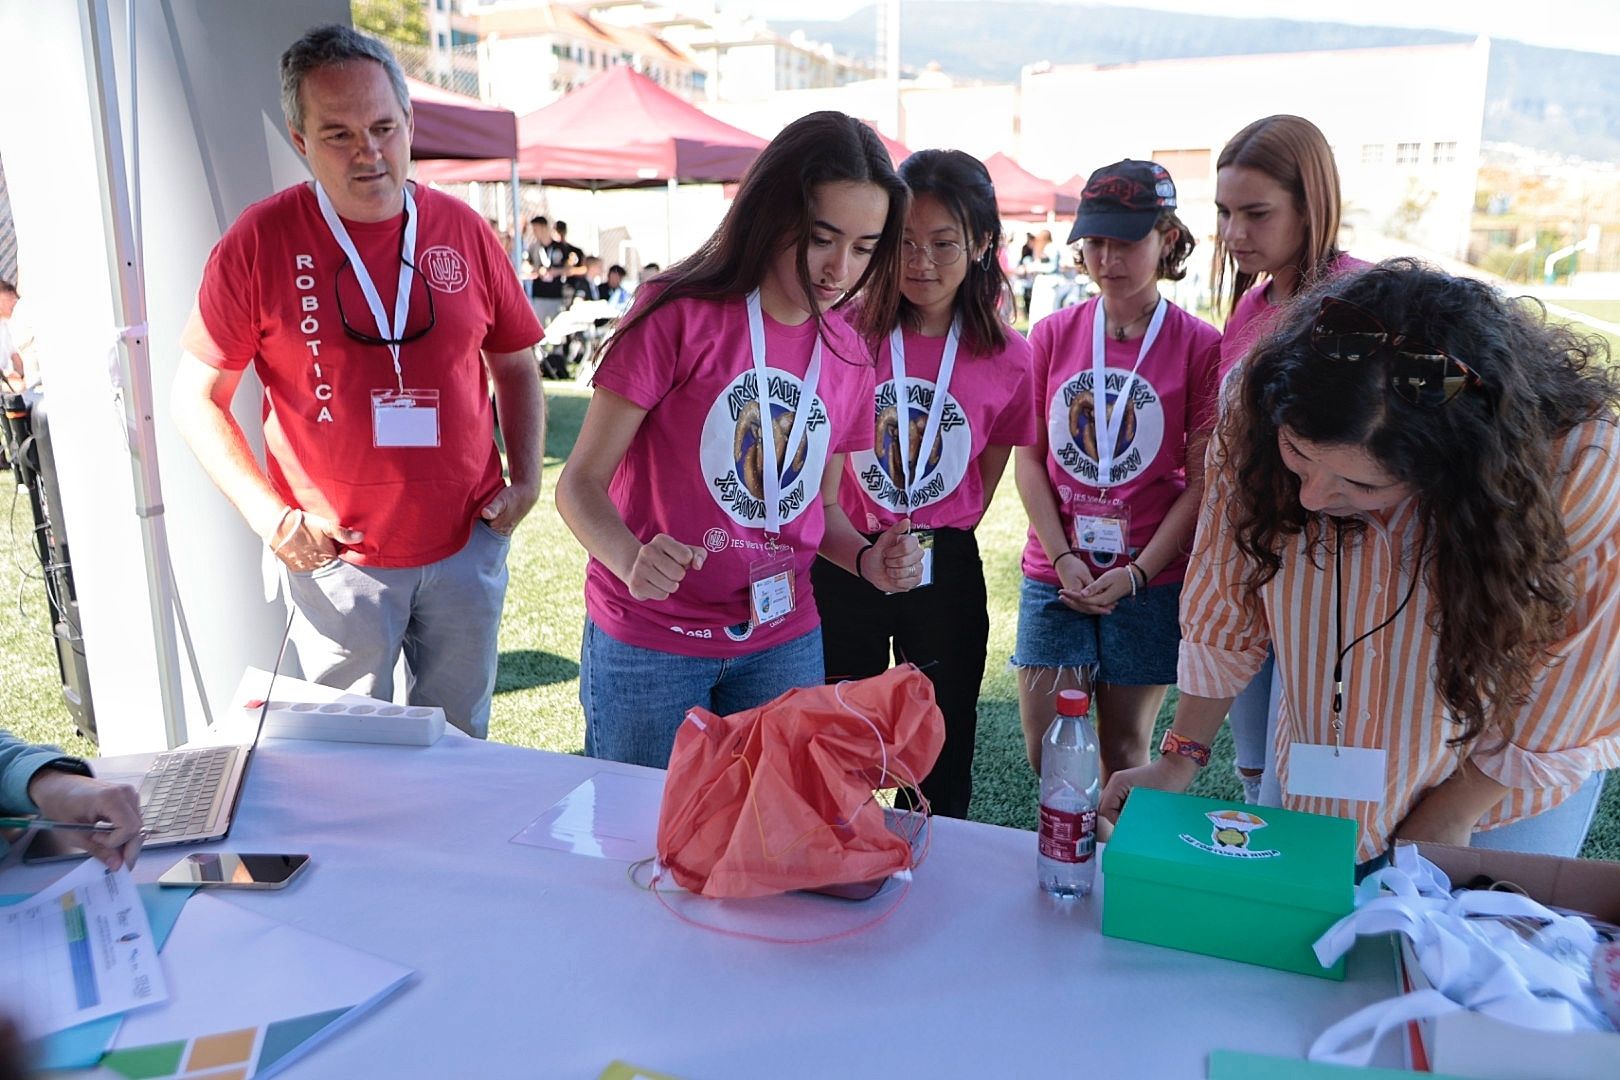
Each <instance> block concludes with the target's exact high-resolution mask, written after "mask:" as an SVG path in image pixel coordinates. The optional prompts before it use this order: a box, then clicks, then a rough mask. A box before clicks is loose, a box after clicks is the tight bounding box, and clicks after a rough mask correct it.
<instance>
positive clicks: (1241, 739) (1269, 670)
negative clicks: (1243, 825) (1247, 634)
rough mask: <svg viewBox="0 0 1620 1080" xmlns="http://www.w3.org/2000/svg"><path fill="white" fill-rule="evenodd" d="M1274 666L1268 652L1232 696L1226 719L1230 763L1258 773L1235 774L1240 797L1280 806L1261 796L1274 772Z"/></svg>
mask: <svg viewBox="0 0 1620 1080" xmlns="http://www.w3.org/2000/svg"><path fill="white" fill-rule="evenodd" d="M1275 669H1276V658H1275V657H1274V656H1273V655H1272V654H1271V653H1270V652H1267V653H1266V662H1265V663H1264V664H1262V665H1261V666H1260V670H1259V671H1258V672H1256V673H1255V676H1254V678H1253V679H1251V680H1249V685H1248V686H1246V687H1244V688H1243V692H1242V693H1240V694H1238V696H1237V697H1235V698H1233V699H1232V707H1231V708H1230V709H1229V710H1227V713H1226V722H1227V723H1228V724H1230V725H1231V728H1232V756H1233V759H1234V760H1233V762H1232V764H1233V765H1235V766H1236V767H1237V768H1238V769H1239V770H1243V769H1254V770H1256V771H1257V772H1259V773H1261V775H1258V776H1255V777H1253V778H1249V777H1245V776H1243V774H1242V772H1241V771H1240V772H1239V773H1238V776H1239V778H1240V779H1241V780H1242V781H1243V788H1244V792H1243V797H1244V798H1245V799H1246V800H1247V801H1249V802H1258V803H1261V804H1262V805H1271V806H1280V805H1282V804H1281V802H1280V801H1277V800H1274V801H1272V802H1271V803H1266V801H1265V799H1264V797H1263V796H1262V795H1261V785H1262V780H1263V778H1264V776H1265V775H1266V774H1270V775H1275V772H1276V770H1275V767H1274V766H1273V765H1272V759H1273V758H1274V757H1275V756H1276V751H1275V750H1274V748H1273V743H1274V741H1275V740H1274V738H1273V736H1274V735H1275V733H1276V730H1277V706H1276V702H1275V701H1274V700H1273V697H1272V693H1271V684H1272V674H1273V672H1274V671H1275ZM1278 794H1279V795H1280V794H1281V793H1280V792H1278Z"/></svg>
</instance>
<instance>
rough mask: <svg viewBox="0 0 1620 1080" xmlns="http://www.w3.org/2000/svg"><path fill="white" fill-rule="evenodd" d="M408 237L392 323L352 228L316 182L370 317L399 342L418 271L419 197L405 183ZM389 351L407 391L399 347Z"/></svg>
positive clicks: (402, 387)
mask: <svg viewBox="0 0 1620 1080" xmlns="http://www.w3.org/2000/svg"><path fill="white" fill-rule="evenodd" d="M404 190H405V236H404V238H403V240H401V242H400V249H399V255H400V262H399V291H398V292H397V293H395V294H394V322H393V325H391V326H390V325H389V322H388V315H387V313H386V312H385V311H384V310H383V302H382V297H381V296H380V295H379V294H378V292H377V285H376V283H375V282H373V281H372V280H371V271H370V270H368V269H367V268H366V261H365V260H364V259H362V258H361V257H360V252H359V251H358V250H356V248H355V246H354V241H353V240H351V239H349V230H348V229H346V228H344V226H343V219H342V218H340V217H338V213H337V210H336V209H334V208H333V206H332V199H331V196H329V195H327V194H326V189H325V188H323V187H321V185H320V181H316V182H315V201H316V202H317V203H319V204H320V207H321V216H322V217H323V218H325V219H326V227H327V228H328V229H330V230H331V231H332V239H334V240H336V241H337V242H338V247H340V248H342V249H343V254H344V255H346V256H347V257H348V259H349V266H350V267H351V268H352V269H353V270H354V277H355V280H356V281H358V282H359V283H360V291H361V292H362V293H363V294H365V298H366V306H367V307H369V308H370V309H371V317H372V318H373V319H374V320H376V323H377V336H378V337H381V338H386V339H390V340H393V341H396V342H397V341H398V340H399V339H400V338H402V337H404V336H405V321H406V319H407V318H408V317H409V316H410V313H411V279H412V277H414V276H415V274H416V217H417V215H416V200H415V199H413V198H412V197H411V187H410V185H409V184H406V185H405V189H404ZM388 354H389V355H390V356H391V357H393V359H394V378H395V379H396V380H398V382H399V392H400V393H402V394H403V393H404V392H405V373H404V372H403V371H401V370H400V366H399V346H398V345H397V344H395V345H390V346H388Z"/></svg>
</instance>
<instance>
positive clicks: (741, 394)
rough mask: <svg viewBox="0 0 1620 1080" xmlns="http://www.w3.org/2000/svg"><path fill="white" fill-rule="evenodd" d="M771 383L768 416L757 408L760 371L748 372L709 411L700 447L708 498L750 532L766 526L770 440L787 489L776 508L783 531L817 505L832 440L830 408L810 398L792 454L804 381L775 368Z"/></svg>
mask: <svg viewBox="0 0 1620 1080" xmlns="http://www.w3.org/2000/svg"><path fill="white" fill-rule="evenodd" d="M766 379H767V381H768V382H769V383H770V386H769V388H768V393H769V400H770V409H769V411H768V413H765V412H762V411H761V409H760V407H759V397H758V393H757V388H756V387H755V385H754V383H755V379H754V372H753V371H752V370H749V371H747V372H744V373H743V374H741V375H738V376H737V377H736V378H735V379H733V380H732V381H731V382H730V383H729V384H727V385H726V386H725V388H724V389H722V390H721V392H720V394H719V395H718V396H717V397H716V398H715V400H714V404H713V405H711V406H710V407H709V412H708V415H707V416H706V417H705V418H704V421H703V435H702V439H701V442H700V444H699V465H700V467H701V468H702V469H703V476H704V480H705V482H706V483H705V486H706V487H707V488H708V489H709V494H710V495H712V496H713V497H714V501H715V503H716V504H717V505H718V506H719V507H720V509H721V510H723V511H724V512H725V513H726V516H728V517H729V518H730V519H731V520H732V521H733V522H735V523H736V524H738V525H740V526H743V527H744V528H749V529H760V528H764V527H765V476H764V472H765V452H764V446H763V444H764V442H765V440H766V439H767V438H768V439H770V440H771V444H772V448H773V449H774V451H775V454H774V455H773V456H774V457H775V459H776V475H777V478H778V483H779V485H780V487H781V501H780V502H779V503H778V507H777V509H778V512H779V513H780V515H781V521H782V524H783V526H786V525H788V524H789V523H791V522H792V521H793V520H794V519H796V518H797V517H798V516H799V515H800V514H802V513H804V512H805V511H806V510H808V509H809V508H810V507H811V506H813V505H814V504H815V501H816V498H817V497H818V496H819V494H820V490H821V473H822V469H823V468H824V467H825V466H826V464H827V448H828V446H829V444H830V443H831V441H832V424H831V423H830V422H829V420H828V417H827V406H826V404H825V403H824V402H823V401H822V400H821V398H820V397H819V396H817V397H811V398H810V399H809V400H808V401H807V402H804V403H803V404H804V406H805V407H806V408H807V409H808V410H809V412H808V415H806V417H805V423H804V429H803V430H804V434H803V436H802V437H801V438H800V439H799V440H798V443H797V445H795V446H793V447H792V448H791V449H790V448H789V447H788V439H789V438H790V436H791V435H792V432H793V429H794V427H795V426H796V421H797V420H798V412H799V408H800V404H801V397H802V396H803V394H802V390H803V387H802V385H801V383H800V381H799V377H798V376H796V375H791V374H788V373H787V372H785V371H780V370H778V369H776V368H767V369H766ZM767 416H768V419H767ZM704 542H705V544H707V543H708V538H707V537H705V539H704Z"/></svg>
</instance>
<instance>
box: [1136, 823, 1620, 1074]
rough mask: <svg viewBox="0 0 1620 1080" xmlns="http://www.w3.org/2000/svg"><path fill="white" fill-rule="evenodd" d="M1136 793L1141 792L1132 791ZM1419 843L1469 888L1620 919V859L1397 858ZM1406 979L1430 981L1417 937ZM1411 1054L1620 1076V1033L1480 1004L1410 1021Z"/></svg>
mask: <svg viewBox="0 0 1620 1080" xmlns="http://www.w3.org/2000/svg"><path fill="white" fill-rule="evenodd" d="M1132 797H1133V798H1134V797H1135V796H1134V795H1133V796H1132ZM1413 849H1416V850H1417V851H1419V852H1421V853H1422V855H1423V857H1424V858H1426V859H1428V860H1429V861H1430V862H1432V863H1434V864H1435V865H1436V866H1438V867H1439V868H1440V869H1441V870H1444V871H1445V872H1446V876H1448V877H1449V878H1451V884H1452V887H1453V888H1461V887H1463V886H1465V885H1467V884H1468V882H1469V881H1471V880H1473V879H1474V878H1475V877H1477V876H1479V875H1481V874H1484V875H1486V876H1487V877H1489V878H1491V879H1493V880H1495V881H1511V882H1513V883H1514V884H1516V885H1518V886H1520V887H1521V888H1523V889H1524V891H1525V892H1527V893H1529V894H1530V896H1531V897H1533V898H1534V899H1536V900H1539V901H1541V902H1542V903H1543V904H1547V905H1549V906H1552V907H1566V908H1574V909H1576V910H1578V911H1585V912H1588V913H1589V914H1592V915H1596V916H1597V917H1598V918H1600V919H1604V920H1606V921H1608V922H1612V923H1620V863H1613V862H1604V861H1601V860H1598V859H1559V858H1555V857H1553V856H1551V855H1528V854H1524V853H1521V852H1516V851H1486V850H1482V849H1479V848H1460V847H1452V846H1450V845H1448V844H1406V843H1402V844H1398V845H1397V846H1396V848H1395V853H1394V859H1395V864H1396V865H1397V866H1399V865H1400V864H1401V859H1402V856H1403V854H1405V853H1409V852H1410V851H1412V850H1413ZM1400 952H1401V979H1402V985H1403V986H1404V987H1405V988H1406V989H1407V990H1408V991H1412V990H1427V989H1430V985H1429V980H1428V979H1427V978H1425V977H1424V975H1423V969H1422V968H1420V967H1419V966H1418V963H1417V956H1416V954H1415V953H1414V952H1413V951H1412V947H1411V944H1410V943H1409V942H1407V941H1406V940H1405V939H1401V950H1400ZM1410 1028H1411V1030H1410V1031H1409V1032H1408V1039H1407V1053H1408V1060H1409V1063H1410V1064H1411V1066H1412V1067H1413V1068H1414V1069H1432V1070H1434V1071H1435V1072H1444V1073H1450V1074H1453V1075H1456V1076H1466V1077H1472V1078H1476V1080H1615V1078H1616V1077H1620V1034H1615V1033H1613V1032H1598V1031H1573V1032H1564V1033H1554V1032H1546V1031H1534V1030H1532V1029H1530V1028H1523V1027H1519V1026H1517V1025H1515V1024H1509V1023H1506V1022H1504V1021H1501V1020H1495V1019H1492V1018H1490V1017H1488V1016H1482V1015H1480V1014H1479V1013H1474V1012H1454V1013H1448V1014H1446V1015H1445V1016H1439V1017H1435V1018H1434V1019H1432V1020H1423V1021H1419V1022H1417V1023H1414V1024H1412V1025H1410Z"/></svg>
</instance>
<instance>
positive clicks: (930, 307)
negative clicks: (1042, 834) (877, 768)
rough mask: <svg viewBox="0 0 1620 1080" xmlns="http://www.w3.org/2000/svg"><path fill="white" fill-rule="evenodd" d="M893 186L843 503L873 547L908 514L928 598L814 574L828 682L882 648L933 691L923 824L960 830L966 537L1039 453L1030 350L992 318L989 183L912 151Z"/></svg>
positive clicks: (980, 170)
mask: <svg viewBox="0 0 1620 1080" xmlns="http://www.w3.org/2000/svg"><path fill="white" fill-rule="evenodd" d="M900 176H901V179H903V180H905V182H906V184H907V186H909V187H910V188H911V195H912V202H911V210H910V212H909V213H908V214H907V216H906V228H905V236H904V239H903V241H902V244H901V250H902V253H903V254H902V260H901V267H900V273H899V283H900V297H901V299H900V312H899V318H898V320H897V321H896V322H895V324H894V325H893V327H892V329H891V330H890V331H889V333H888V336H887V338H886V340H885V341H884V342H883V344H882V346H881V347H880V348H879V350H878V365H877V380H878V381H877V396H876V399H875V403H874V406H873V414H872V415H873V423H874V430H873V431H872V438H871V441H870V442H868V443H867V445H865V446H863V447H862V449H861V450H860V451H858V452H855V453H852V454H850V456H849V459H848V463H847V468H846V470H845V473H844V478H843V482H842V484H841V485H840V487H839V503H840V505H841V506H842V508H843V511H844V513H845V514H846V515H848V517H849V519H850V520H851V521H852V522H854V523H855V527H856V528H857V529H860V530H861V531H863V532H864V533H866V535H867V536H868V537H869V538H872V539H875V538H876V537H877V536H878V535H880V534H881V533H882V532H883V531H884V530H886V529H889V528H891V527H893V525H894V524H895V523H896V522H898V521H901V520H904V519H906V518H908V517H909V518H910V520H911V524H912V534H913V535H914V536H916V537H917V538H918V541H919V543H920V544H921V545H922V547H923V567H924V570H923V579H922V582H921V585H922V586H926V588H924V587H919V588H918V589H916V590H914V591H912V592H907V593H903V594H897V595H893V596H885V595H883V593H882V592H881V591H880V590H879V589H878V588H875V587H874V586H873V585H871V584H868V583H867V582H865V581H860V580H857V579H856V578H855V577H854V576H853V575H852V574H850V573H848V572H847V571H845V570H842V569H840V568H839V567H838V566H836V565H834V564H833V563H832V562H830V561H828V560H826V559H820V560H817V562H816V564H815V566H814V568H813V569H812V571H811V576H812V580H813V581H814V582H815V590H816V603H817V605H818V606H819V607H820V609H821V616H822V620H823V630H824V633H823V637H822V647H823V650H824V653H825V656H826V667H827V676H828V678H829V679H832V680H837V679H841V678H859V677H865V676H868V675H876V674H878V673H880V672H882V671H883V670H884V669H885V668H887V667H888V666H889V654H890V649H891V647H892V649H893V652H894V656H895V658H896V659H897V660H899V661H902V662H904V661H910V662H911V663H915V664H917V665H919V666H920V667H921V668H922V670H923V672H924V674H926V675H927V676H928V677H929V679H931V680H932V681H933V684H934V693H935V697H936V699H937V701H938V702H939V707H940V711H941V712H942V713H943V714H944V717H945V747H944V749H943V750H942V751H941V753H940V757H939V760H938V762H937V763H936V764H935V766H934V769H933V772H931V773H930V774H929V775H928V776H927V777H926V778H924V779H923V781H922V793H923V795H924V797H925V798H926V799H927V800H928V804H929V806H930V808H931V809H932V810H933V811H934V812H935V813H938V814H945V815H949V816H951V817H966V816H967V811H968V801H969V798H970V796H971V794H972V790H973V784H972V772H973V741H974V733H975V731H976V730H977V727H978V702H979V684H980V683H981V682H982V681H983V679H984V664H985V649H986V645H987V643H988V641H989V637H990V618H989V615H988V613H987V610H986V598H985V585H984V566H983V564H982V563H981V562H980V561H979V547H978V542H977V540H976V539H975V537H974V533H973V530H974V527H975V526H977V525H978V523H979V519H980V518H982V517H983V516H984V512H985V509H986V507H987V506H988V505H989V502H990V498H991V496H992V495H994V494H995V490H996V485H997V484H998V483H999V482H1000V480H1001V475H1002V472H1003V471H1004V470H1005V469H1006V467H1007V458H1008V456H1009V455H1010V454H1011V453H1012V448H1013V447H1014V446H1027V445H1028V444H1029V443H1031V442H1033V441H1034V440H1035V425H1036V421H1035V399H1034V394H1033V388H1032V386H1031V382H1030V354H1029V345H1028V343H1026V342H1025V341H1024V339H1023V337H1022V336H1020V335H1019V334H1018V333H1016V332H1015V331H1013V330H1012V329H1011V328H1010V327H1008V326H1007V325H1006V324H1005V323H1003V322H1002V321H1001V317H1000V314H999V304H1000V301H1001V298H1002V297H1003V296H1004V295H1005V294H1006V290H1007V277H1006V274H1005V273H1004V272H1003V271H1002V269H1001V266H1000V264H999V262H998V260H997V258H996V248H997V245H998V243H999V240H1000V232H1001V222H1000V218H999V216H998V214H997V212H996V193H995V189H994V188H993V187H992V186H991V183H990V174H989V173H988V172H986V171H985V168H984V166H983V165H982V164H981V163H980V162H979V161H978V160H977V159H976V158H973V157H970V156H969V155H967V154H964V153H962V152H961V151H959V150H923V151H920V152H918V153H915V154H913V155H911V156H910V157H909V158H907V159H906V160H905V163H904V164H902V165H901V166H900ZM891 643H892V645H891Z"/></svg>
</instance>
